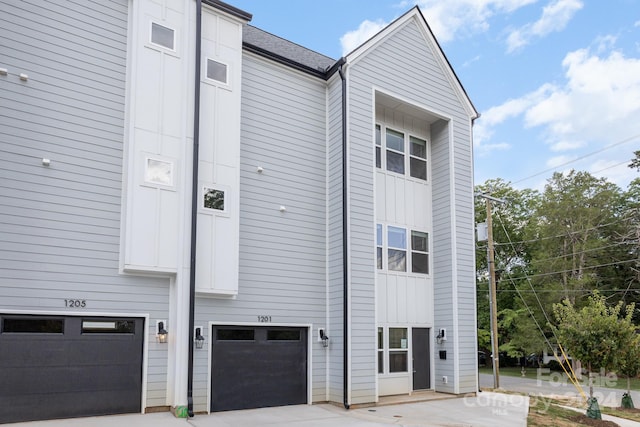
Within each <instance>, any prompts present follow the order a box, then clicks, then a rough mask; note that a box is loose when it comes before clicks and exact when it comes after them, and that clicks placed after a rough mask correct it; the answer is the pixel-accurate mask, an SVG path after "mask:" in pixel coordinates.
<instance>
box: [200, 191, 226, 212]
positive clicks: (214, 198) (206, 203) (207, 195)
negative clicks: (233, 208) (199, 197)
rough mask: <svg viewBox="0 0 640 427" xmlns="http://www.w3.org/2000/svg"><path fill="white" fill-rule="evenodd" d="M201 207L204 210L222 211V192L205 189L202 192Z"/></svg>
mask: <svg viewBox="0 0 640 427" xmlns="http://www.w3.org/2000/svg"><path fill="white" fill-rule="evenodd" d="M203 207H204V208H205V209H213V210H217V211H224V191H222V190H217V189H215V188H207V187H205V188H204V191H203Z"/></svg>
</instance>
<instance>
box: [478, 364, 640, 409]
mask: <svg viewBox="0 0 640 427" xmlns="http://www.w3.org/2000/svg"><path fill="white" fill-rule="evenodd" d="M626 382H627V380H626V378H620V379H618V378H615V377H606V378H604V379H602V380H600V381H599V384H595V386H594V388H593V394H594V396H595V397H596V398H597V399H598V403H599V404H600V405H601V406H602V405H604V406H612V407H618V406H620V401H621V400H622V394H623V393H625V392H626V390H621V389H615V388H610V387H611V386H612V385H614V384H618V383H619V384H622V385H623V386H625V387H626ZM480 388H493V375H491V374H480ZM500 388H502V389H505V390H508V391H517V392H520V393H527V394H528V395H530V396H548V395H556V396H567V397H577V396H580V393H579V392H578V391H577V390H576V388H575V387H574V386H573V384H572V383H571V382H570V381H569V380H568V379H567V378H566V376H564V374H562V375H561V373H560V372H539V373H538V378H537V379H529V378H522V377H511V376H506V375H501V376H500ZM583 390H584V393H585V395H587V396H588V395H589V388H588V387H586V386H585V387H583ZM631 398H632V399H633V402H634V404H635V406H636V407H638V406H640V391H638V390H631Z"/></svg>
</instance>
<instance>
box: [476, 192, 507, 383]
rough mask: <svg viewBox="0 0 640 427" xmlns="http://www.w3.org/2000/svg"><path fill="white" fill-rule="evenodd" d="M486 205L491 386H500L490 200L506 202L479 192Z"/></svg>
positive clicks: (496, 294)
mask: <svg viewBox="0 0 640 427" xmlns="http://www.w3.org/2000/svg"><path fill="white" fill-rule="evenodd" d="M477 196H479V197H482V198H484V199H485V203H486V206H487V263H488V265H489V313H490V317H491V353H492V362H493V363H492V366H493V388H496V389H497V388H500V352H499V350H498V302H497V299H498V298H497V297H498V293H497V289H496V263H495V255H494V248H493V222H492V218H491V201H494V202H499V203H506V201H505V200H502V199H498V198H497V197H491V196H489V195H488V194H482V193H479V194H477Z"/></svg>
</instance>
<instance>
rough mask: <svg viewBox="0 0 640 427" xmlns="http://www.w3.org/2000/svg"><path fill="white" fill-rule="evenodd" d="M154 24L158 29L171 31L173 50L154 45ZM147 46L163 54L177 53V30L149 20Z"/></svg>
mask: <svg viewBox="0 0 640 427" xmlns="http://www.w3.org/2000/svg"><path fill="white" fill-rule="evenodd" d="M154 24H155V25H157V26H159V27H162V28H166V29H168V30H171V31H173V48H170V47H167V46H164V45H161V44H158V43H155V42H154V41H153V26H154ZM147 46H149V47H153V48H155V49H159V50H162V51H165V52H170V53H173V54H176V53H177V52H178V30H177V29H176V28H174V27H171V26H169V25H167V24H166V23H164V22H163V23H160V22H158V21H156V20H153V19H150V20H149V38H148V44H147Z"/></svg>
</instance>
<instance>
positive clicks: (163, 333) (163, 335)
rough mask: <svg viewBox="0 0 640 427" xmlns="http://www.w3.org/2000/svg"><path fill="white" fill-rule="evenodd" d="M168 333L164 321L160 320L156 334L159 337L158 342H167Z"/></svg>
mask: <svg viewBox="0 0 640 427" xmlns="http://www.w3.org/2000/svg"><path fill="white" fill-rule="evenodd" d="M167 335H169V332H167V330H166V329H165V328H164V321H159V322H158V333H157V334H156V338H158V342H159V343H160V344H165V343H166V342H167Z"/></svg>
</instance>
